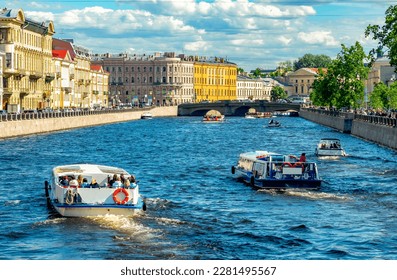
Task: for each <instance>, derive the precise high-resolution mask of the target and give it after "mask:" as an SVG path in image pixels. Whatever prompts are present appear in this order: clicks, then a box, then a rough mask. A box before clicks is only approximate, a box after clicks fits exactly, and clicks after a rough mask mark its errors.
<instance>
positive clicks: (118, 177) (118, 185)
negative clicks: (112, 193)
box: [112, 174, 123, 188]
mask: <svg viewBox="0 0 397 280" xmlns="http://www.w3.org/2000/svg"><path fill="white" fill-rule="evenodd" d="M122 186H123V183H122V182H121V177H120V175H119V174H116V181H115V182H114V183H113V184H112V187H113V188H121V187H122Z"/></svg>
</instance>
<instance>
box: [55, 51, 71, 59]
mask: <svg viewBox="0 0 397 280" xmlns="http://www.w3.org/2000/svg"><path fill="white" fill-rule="evenodd" d="M67 53H68V51H67V50H52V57H56V58H63V59H65V57H66V55H67Z"/></svg>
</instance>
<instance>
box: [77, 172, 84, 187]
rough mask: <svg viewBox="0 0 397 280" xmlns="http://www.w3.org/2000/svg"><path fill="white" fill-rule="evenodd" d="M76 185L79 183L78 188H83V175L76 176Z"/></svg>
mask: <svg viewBox="0 0 397 280" xmlns="http://www.w3.org/2000/svg"><path fill="white" fill-rule="evenodd" d="M77 183H79V186H80V187H81V186H83V183H84V178H83V175H81V174H80V175H79V176H77Z"/></svg>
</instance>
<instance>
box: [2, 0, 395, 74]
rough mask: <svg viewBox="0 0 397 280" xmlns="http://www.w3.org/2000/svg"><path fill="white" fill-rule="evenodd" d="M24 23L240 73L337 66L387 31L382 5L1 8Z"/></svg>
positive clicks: (127, 0)
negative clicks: (329, 61)
mask: <svg viewBox="0 0 397 280" xmlns="http://www.w3.org/2000/svg"><path fill="white" fill-rule="evenodd" d="M0 3H2V6H3V8H4V7H6V8H8V9H22V10H23V11H24V13H25V16H26V17H27V18H29V19H32V20H35V21H38V22H42V21H47V20H52V21H53V22H54V26H55V31H56V34H55V35H54V37H55V38H59V39H73V40H74V43H75V44H76V45H78V46H82V47H85V48H87V49H89V50H91V51H92V53H93V54H96V53H98V54H102V53H111V54H119V53H128V54H141V55H142V54H146V55H150V54H153V53H154V52H161V53H164V52H175V53H177V54H181V53H183V54H187V55H199V56H207V57H223V58H226V59H227V60H228V61H230V62H233V63H236V64H237V65H238V67H240V68H243V69H244V70H245V71H248V72H249V71H250V70H254V69H256V68H262V69H266V70H269V69H275V68H276V67H277V66H278V65H279V63H280V62H284V61H291V62H293V61H296V60H298V59H299V58H301V57H303V55H305V54H308V53H309V54H316V55H319V54H325V55H328V56H330V57H331V58H335V57H336V56H337V54H338V53H340V51H341V49H342V48H341V44H344V45H345V46H347V47H350V46H352V45H354V44H355V42H356V41H358V42H360V44H361V45H362V46H363V47H364V49H365V50H366V51H367V52H369V50H370V49H371V48H373V47H374V46H376V42H375V41H373V40H372V39H371V38H365V35H364V31H365V28H366V27H367V26H368V25H369V24H379V25H384V22H385V11H386V9H387V8H388V7H389V6H390V5H396V4H397V1H385V0H372V1H371V0H367V1H366V0H347V1H342V0H333V1H329V0H314V1H298V0H211V1H210V0H184V1H183V0H114V1H112V0H63V1H53V0H42V1H39V0H37V1H26V0H23V1H20V0H6V1H0Z"/></svg>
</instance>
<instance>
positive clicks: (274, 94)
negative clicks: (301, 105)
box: [270, 86, 288, 101]
mask: <svg viewBox="0 0 397 280" xmlns="http://www.w3.org/2000/svg"><path fill="white" fill-rule="evenodd" d="M270 94H271V99H272V101H276V100H278V99H285V98H287V97H288V94H287V93H286V92H285V90H284V89H283V88H282V87H280V86H274V87H273V88H272V91H271V93H270Z"/></svg>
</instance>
